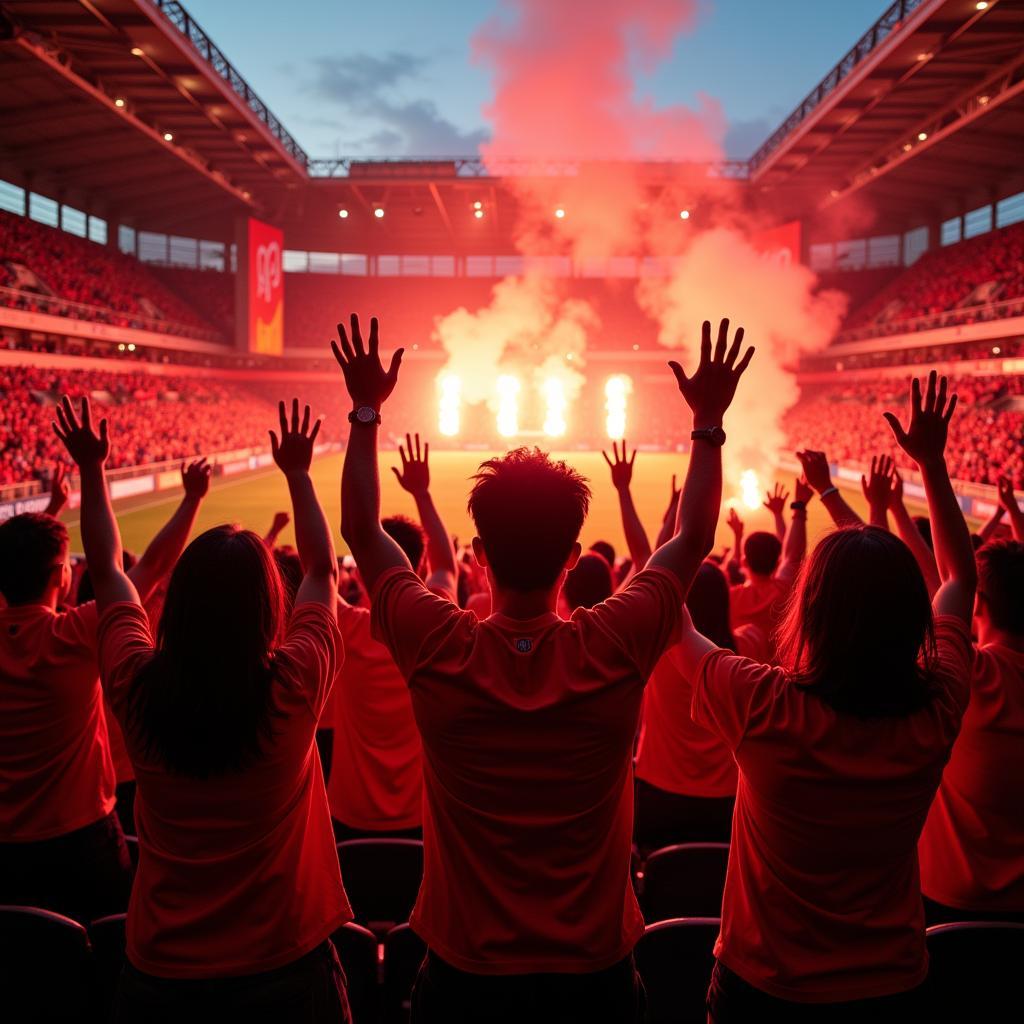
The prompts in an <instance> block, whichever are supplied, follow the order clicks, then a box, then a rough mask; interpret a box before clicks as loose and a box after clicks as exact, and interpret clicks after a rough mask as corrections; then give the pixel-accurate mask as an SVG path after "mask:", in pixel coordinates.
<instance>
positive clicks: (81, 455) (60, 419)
mask: <svg viewBox="0 0 1024 1024" xmlns="http://www.w3.org/2000/svg"><path fill="white" fill-rule="evenodd" d="M53 432H54V433H55V434H56V435H57V437H59V438H60V440H61V441H62V442H63V443H64V447H65V448H67V450H68V454H69V455H70V456H71V458H73V459H74V460H75V462H76V463H77V464H78V465H79V466H102V465H103V464H104V463H105V462H106V461H107V456H108V455H109V454H110V438H109V437H108V436H107V420H106V417H104V418H103V419H101V420H100V428H99V432H98V433H97V432H96V431H94V430H93V429H92V414H91V411H90V409H89V399H88V398H83V399H82V418H81V421H79V419H78V417H76V416H75V410H74V408H73V407H72V405H71V399H70V398H68V396H67V395H65V396H64V397H63V398H62V399H61V400H60V404H59V405H58V406H57V421H56V422H55V423H54V424H53Z"/></svg>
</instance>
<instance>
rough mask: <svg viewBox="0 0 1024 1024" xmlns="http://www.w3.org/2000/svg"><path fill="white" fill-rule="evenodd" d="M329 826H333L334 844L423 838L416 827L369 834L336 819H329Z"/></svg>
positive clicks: (364, 830) (420, 829) (419, 828)
mask: <svg viewBox="0 0 1024 1024" xmlns="http://www.w3.org/2000/svg"><path fill="white" fill-rule="evenodd" d="M331 824H332V825H333V826H334V841H335V842H336V843H343V842H345V841H346V840H348V839H422V838H423V829H422V828H421V827H420V826H418V825H417V826H416V828H396V829H393V830H392V831H388V832H371V831H369V830H368V829H365V828H353V827H352V826H351V825H346V824H345V823H344V822H343V821H338V819H337V818H331Z"/></svg>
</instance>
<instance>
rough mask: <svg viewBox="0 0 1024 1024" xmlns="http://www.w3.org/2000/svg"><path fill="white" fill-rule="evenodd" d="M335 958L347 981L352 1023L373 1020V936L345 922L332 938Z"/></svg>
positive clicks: (375, 976)
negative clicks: (336, 955) (339, 962)
mask: <svg viewBox="0 0 1024 1024" xmlns="http://www.w3.org/2000/svg"><path fill="white" fill-rule="evenodd" d="M331 941H332V942H333V943H334V948H335V949H337V951H338V959H339V960H340V961H341V966H342V967H343V968H344V969H345V977H346V979H347V980H348V1004H349V1007H350V1008H351V1010H352V1020H353V1021H354V1022H355V1024H362V1022H363V1021H374V1020H376V1019H377V1003H378V993H379V991H380V977H379V971H378V967H379V961H378V957H377V951H378V944H377V936H376V935H374V934H373V932H371V931H370V929H369V928H364V927H363V926H362V925H359V924H356V923H355V922H354V921H349V922H348V924H344V925H342V926H341V927H340V928H339V929H338V930H337V931H336V932H335V933H334V934H333V935H332V936H331Z"/></svg>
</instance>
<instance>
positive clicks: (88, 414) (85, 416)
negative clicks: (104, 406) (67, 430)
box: [82, 395, 92, 430]
mask: <svg viewBox="0 0 1024 1024" xmlns="http://www.w3.org/2000/svg"><path fill="white" fill-rule="evenodd" d="M91 427H92V410H91V409H90V408H89V398H88V396H86V395H83V396H82V429H83V430H89V429H90V428H91Z"/></svg>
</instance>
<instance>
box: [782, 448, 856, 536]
mask: <svg viewBox="0 0 1024 1024" xmlns="http://www.w3.org/2000/svg"><path fill="white" fill-rule="evenodd" d="M796 457H797V458H798V459H799V460H800V465H801V467H802V468H803V471H804V479H805V480H806V481H807V482H808V483H809V484H810V485H811V487H813V488H814V490H816V491H817V492H818V497H819V498H821V503H822V505H824V506H825V509H826V511H827V512H828V514H829V515H830V516H831V517H832V522H833V523H835V524H836V526H838V527H840V528H842V527H844V526H860V525H861V523H863V520H862V519H861V517H860V516H859V515H857V513H856V512H854V511H853V509H852V508H850V506H849V505H847V503H846V501H845V500H844V499H843V496H842V495H841V494H840V493H839V488H838V487H836V486H835V484H833V483H832V474H831V472H830V471H829V468H828V459H827V458H826V457H825V453H824V452H816V451H813V450H811V449H808V450H807V451H804V452H797V453H796Z"/></svg>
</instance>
